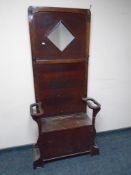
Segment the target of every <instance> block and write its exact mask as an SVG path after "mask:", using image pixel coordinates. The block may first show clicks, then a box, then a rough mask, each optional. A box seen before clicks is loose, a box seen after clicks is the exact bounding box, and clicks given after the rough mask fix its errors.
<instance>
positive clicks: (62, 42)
mask: <svg viewBox="0 0 131 175" xmlns="http://www.w3.org/2000/svg"><path fill="white" fill-rule="evenodd" d="M47 37H48V39H49V40H50V41H51V42H52V43H53V44H54V45H55V46H56V47H57V48H58V49H59V50H60V51H63V50H64V49H65V48H66V47H67V46H68V45H69V44H70V43H71V42H72V41H73V40H74V38H75V37H74V36H73V35H72V34H71V32H70V31H69V30H68V29H67V28H66V27H65V26H64V25H63V24H62V22H61V21H60V22H59V23H58V24H57V25H56V26H55V27H54V28H53V29H52V31H51V32H50V33H49V35H48V36H47Z"/></svg>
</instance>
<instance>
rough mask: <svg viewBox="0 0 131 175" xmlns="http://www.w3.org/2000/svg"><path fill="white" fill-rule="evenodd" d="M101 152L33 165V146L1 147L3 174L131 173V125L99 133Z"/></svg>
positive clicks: (126, 174) (0, 162)
mask: <svg viewBox="0 0 131 175" xmlns="http://www.w3.org/2000/svg"><path fill="white" fill-rule="evenodd" d="M96 142H97V144H98V145H99V148H100V155H97V156H90V155H89V154H87V155H82V156H77V157H72V158H66V159H62V160H57V161H52V162H49V163H46V164H45V165H44V168H38V169H36V170H34V169H33V168H32V146H25V147H20V148H12V149H6V150H1V151H0V175H131V128H129V129H125V130H118V131H113V132H105V133H99V134H97V137H96Z"/></svg>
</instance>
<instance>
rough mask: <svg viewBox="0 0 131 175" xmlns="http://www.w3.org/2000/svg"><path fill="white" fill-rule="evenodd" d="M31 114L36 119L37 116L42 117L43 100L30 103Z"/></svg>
mask: <svg viewBox="0 0 131 175" xmlns="http://www.w3.org/2000/svg"><path fill="white" fill-rule="evenodd" d="M30 114H31V116H32V117H33V119H36V118H37V117H42V115H43V114H44V111H43V109H42V106H41V102H39V103H33V104H31V105H30Z"/></svg>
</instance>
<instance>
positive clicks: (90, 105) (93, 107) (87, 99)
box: [82, 98, 101, 127]
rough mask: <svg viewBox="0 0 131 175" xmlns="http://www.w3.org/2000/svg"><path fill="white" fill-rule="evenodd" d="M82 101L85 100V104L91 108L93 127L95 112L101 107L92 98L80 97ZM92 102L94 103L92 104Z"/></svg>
mask: <svg viewBox="0 0 131 175" xmlns="http://www.w3.org/2000/svg"><path fill="white" fill-rule="evenodd" d="M82 100H83V102H85V103H86V104H87V106H88V107H89V108H90V109H92V110H93V115H92V125H93V126H94V127H95V118H96V115H97V113H98V112H99V111H100V109H101V105H100V104H99V103H98V102H97V101H96V100H94V99H93V98H82ZM91 102H93V103H94V104H93V105H92V103H91Z"/></svg>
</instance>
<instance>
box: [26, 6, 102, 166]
mask: <svg viewBox="0 0 131 175" xmlns="http://www.w3.org/2000/svg"><path fill="white" fill-rule="evenodd" d="M28 16H29V26H30V38H31V50H32V66H33V74H34V86H35V97H36V103H34V104H32V105H31V106H30V113H31V115H32V118H33V119H34V120H35V121H36V122H37V124H38V129H39V138H38V141H37V143H36V145H35V148H34V150H35V151H34V152H35V153H36V156H37V158H35V160H34V168H36V167H38V166H43V163H44V162H46V161H49V160H52V159H56V158H62V157H67V156H72V155H77V154H82V153H87V152H89V153H90V154H91V155H95V154H98V153H99V149H98V148H97V147H96V145H95V134H96V131H95V118H96V115H97V113H98V112H99V111H100V104H99V103H98V102H96V101H95V100H94V99H92V98H90V99H89V98H86V97H87V87H88V86H87V79H88V57H89V42H90V18H91V14H90V11H89V10H86V9H69V8H48V7H29V9H28ZM60 21H61V22H62V24H63V25H64V26H65V27H66V28H67V29H68V30H69V31H70V32H71V33H72V35H73V36H74V37H75V38H74V40H73V41H72V42H71V43H70V44H69V45H68V46H67V47H66V48H65V49H64V50H63V51H60V50H59V49H58V48H57V47H56V46H55V45H54V44H53V43H52V42H51V41H50V40H49V39H48V35H49V34H50V33H51V31H52V29H53V28H54V26H56V24H58V23H59V22H60ZM42 43H45V44H44V45H43V44H42ZM91 102H93V103H94V105H93V104H92V103H91ZM86 106H88V107H89V108H91V109H92V110H93V116H92V120H90V118H89V117H88V115H87V114H86ZM36 156H35V157H36Z"/></svg>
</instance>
